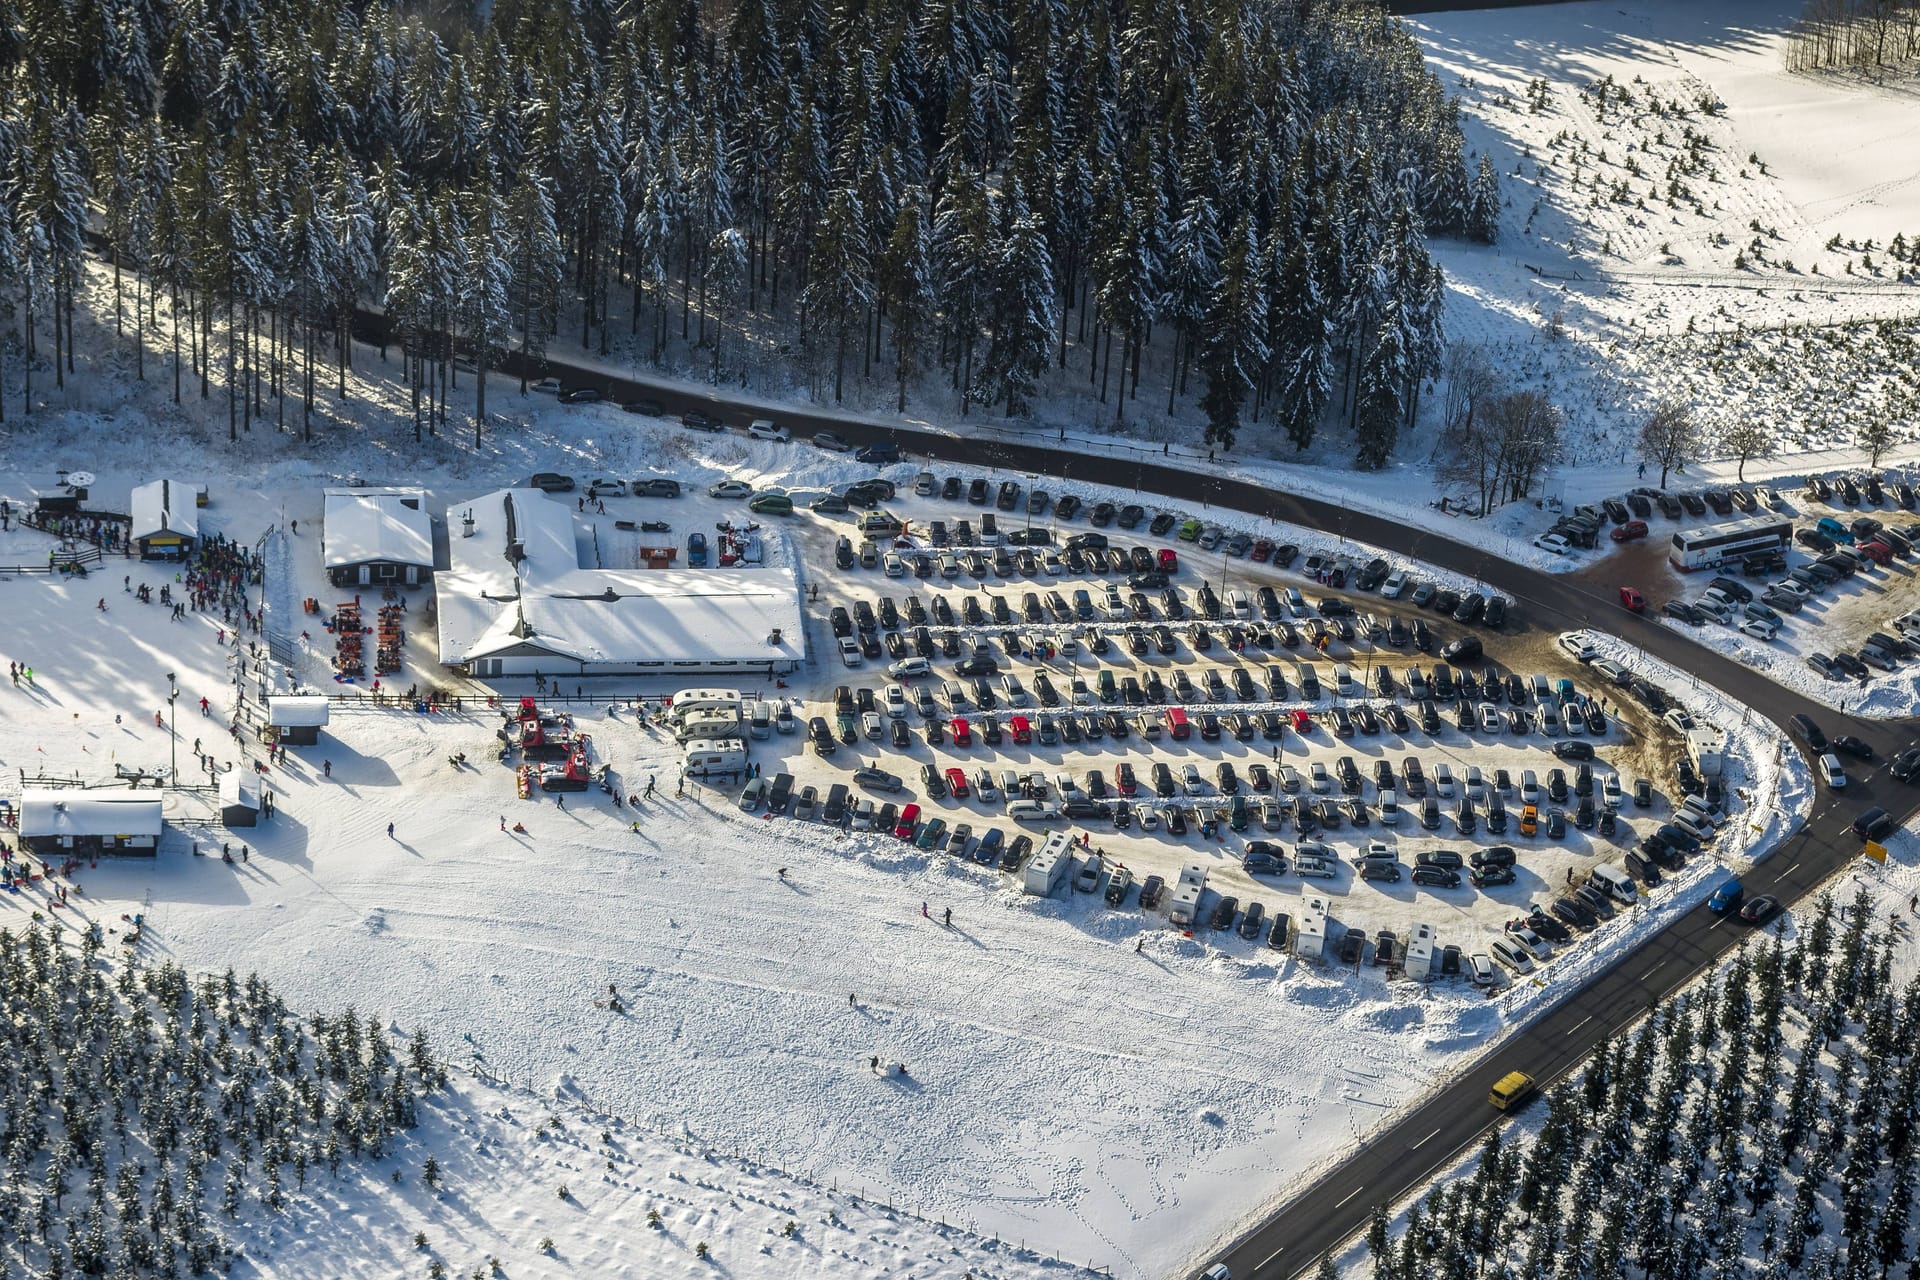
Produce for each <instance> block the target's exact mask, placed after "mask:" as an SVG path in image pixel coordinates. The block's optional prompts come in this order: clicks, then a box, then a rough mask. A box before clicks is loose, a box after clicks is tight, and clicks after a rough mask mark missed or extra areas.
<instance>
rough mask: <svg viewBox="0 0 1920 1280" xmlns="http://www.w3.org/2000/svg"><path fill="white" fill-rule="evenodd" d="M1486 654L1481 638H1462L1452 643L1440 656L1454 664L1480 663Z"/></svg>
mask: <svg viewBox="0 0 1920 1280" xmlns="http://www.w3.org/2000/svg"><path fill="white" fill-rule="evenodd" d="M1484 652H1485V649H1484V648H1483V647H1482V645H1481V643H1480V637H1478V636H1461V637H1460V638H1459V639H1458V640H1454V641H1450V642H1449V643H1448V645H1447V647H1446V648H1444V649H1442V650H1441V651H1440V656H1441V657H1442V658H1445V659H1446V660H1447V661H1448V662H1453V663H1464V662H1478V661H1479V660H1480V657H1481V655H1482V654H1483V653H1484Z"/></svg>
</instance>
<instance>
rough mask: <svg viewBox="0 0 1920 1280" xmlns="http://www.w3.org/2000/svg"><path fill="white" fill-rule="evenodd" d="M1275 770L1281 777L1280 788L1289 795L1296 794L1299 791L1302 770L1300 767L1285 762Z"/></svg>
mask: <svg viewBox="0 0 1920 1280" xmlns="http://www.w3.org/2000/svg"><path fill="white" fill-rule="evenodd" d="M1274 772H1275V773H1276V774H1278V775H1279V777H1280V790H1282V791H1284V792H1286V793H1287V794H1288V795H1296V794H1298V793H1299V791H1300V771H1299V770H1298V769H1296V768H1294V767H1293V766H1292V765H1290V764H1283V765H1281V766H1280V767H1279V768H1278V769H1275V770H1274Z"/></svg>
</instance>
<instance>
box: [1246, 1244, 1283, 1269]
mask: <svg viewBox="0 0 1920 1280" xmlns="http://www.w3.org/2000/svg"><path fill="white" fill-rule="evenodd" d="M1286 1251H1287V1247H1286V1246H1285V1245H1281V1246H1280V1247H1279V1248H1278V1249H1275V1250H1274V1251H1273V1252H1272V1253H1270V1254H1268V1255H1267V1256H1266V1257H1264V1258H1262V1259H1260V1265H1259V1266H1257V1267H1255V1268H1254V1270H1255V1271H1265V1270H1266V1269H1267V1264H1268V1263H1269V1262H1272V1261H1273V1260H1274V1259H1275V1258H1277V1257H1279V1256H1280V1255H1281V1254H1283V1253H1285V1252H1286Z"/></svg>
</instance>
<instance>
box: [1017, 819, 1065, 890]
mask: <svg viewBox="0 0 1920 1280" xmlns="http://www.w3.org/2000/svg"><path fill="white" fill-rule="evenodd" d="M1072 874H1073V837H1072V836H1071V835H1069V834H1067V833H1066V832H1064V831H1056V832H1054V833H1053V834H1052V835H1050V836H1048V837H1047V838H1046V842H1045V843H1043V844H1042V845H1041V846H1040V851H1039V852H1038V853H1036V854H1034V855H1033V857H1032V858H1030V859H1029V860H1028V861H1027V868H1026V871H1025V873H1024V879H1023V880H1022V882H1021V887H1022V888H1024V889H1025V890H1026V891H1027V892H1028V893H1031V894H1033V895H1034V896H1035V897H1038V898H1045V897H1048V896H1050V895H1051V894H1053V892H1054V891H1055V890H1057V889H1058V888H1059V887H1060V886H1061V885H1062V884H1065V883H1066V880H1067V877H1068V876H1070V875H1072Z"/></svg>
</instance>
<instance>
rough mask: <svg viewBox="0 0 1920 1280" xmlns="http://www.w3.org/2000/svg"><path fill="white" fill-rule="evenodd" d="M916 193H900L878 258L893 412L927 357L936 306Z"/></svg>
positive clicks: (900, 408)
mask: <svg viewBox="0 0 1920 1280" xmlns="http://www.w3.org/2000/svg"><path fill="white" fill-rule="evenodd" d="M925 198H926V197H925V193H924V192H922V191H920V190H919V189H918V188H915V189H914V190H911V191H909V192H907V193H906V198H905V199H904V200H903V201H902V203H901V207H900V214H899V216H898V217H897V218H895V219H894V223H893V233H892V235H891V237H889V239H888V241H887V251H886V254H885V256H884V257H883V258H882V266H881V276H880V278H881V297H882V300H883V302H884V304H885V306H886V308H887V312H888V314H889V315H891V316H892V318H893V364H894V386H895V390H896V392H897V395H898V399H897V403H896V404H895V405H894V408H895V410H896V412H899V413H905V412H906V411H907V386H908V384H909V383H910V382H911V381H912V380H913V378H914V377H915V376H917V375H918V373H919V372H920V367H921V365H922V364H924V363H925V361H926V358H927V354H928V344H929V342H930V340H931V338H932V336H933V332H932V331H933V326H934V323H935V318H936V316H937V313H938V304H937V302H936V300H935V298H934V293H933V262H932V255H931V246H930V244H929V241H928V237H927V224H926V218H925V213H924V209H923V205H924V202H925Z"/></svg>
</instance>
